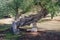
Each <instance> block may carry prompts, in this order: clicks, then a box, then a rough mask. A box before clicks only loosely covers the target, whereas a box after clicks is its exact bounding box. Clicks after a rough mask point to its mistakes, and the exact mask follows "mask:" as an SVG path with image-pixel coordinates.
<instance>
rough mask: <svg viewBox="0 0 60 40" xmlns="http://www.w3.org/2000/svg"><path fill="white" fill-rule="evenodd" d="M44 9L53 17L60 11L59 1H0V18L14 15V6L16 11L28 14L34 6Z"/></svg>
mask: <svg viewBox="0 0 60 40" xmlns="http://www.w3.org/2000/svg"><path fill="white" fill-rule="evenodd" d="M39 3H41V4H42V6H43V7H44V8H46V9H47V10H48V11H49V13H51V15H53V14H54V15H55V14H56V13H57V12H59V10H60V8H59V7H60V1H59V0H57V1H56V0H0V16H1V17H2V16H4V15H9V14H10V15H15V14H16V6H17V7H18V11H20V10H22V11H25V12H28V11H30V10H31V8H32V7H33V6H35V4H38V5H39V6H40V4H39Z"/></svg>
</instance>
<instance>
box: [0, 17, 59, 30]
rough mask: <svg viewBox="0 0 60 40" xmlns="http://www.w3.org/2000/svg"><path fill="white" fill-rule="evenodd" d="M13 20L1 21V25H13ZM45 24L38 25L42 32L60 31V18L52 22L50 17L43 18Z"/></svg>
mask: <svg viewBox="0 0 60 40" xmlns="http://www.w3.org/2000/svg"><path fill="white" fill-rule="evenodd" d="M12 21H13V18H7V19H0V24H12ZM43 21H44V22H41V23H37V26H38V28H41V29H40V30H55V31H60V16H57V17H54V19H53V20H50V18H49V17H47V18H43Z"/></svg>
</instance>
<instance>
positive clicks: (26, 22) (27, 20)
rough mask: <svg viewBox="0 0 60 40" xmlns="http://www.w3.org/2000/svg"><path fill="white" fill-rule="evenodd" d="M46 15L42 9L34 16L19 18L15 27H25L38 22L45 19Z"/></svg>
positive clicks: (45, 11)
mask: <svg viewBox="0 0 60 40" xmlns="http://www.w3.org/2000/svg"><path fill="white" fill-rule="evenodd" d="M47 14H48V11H47V10H46V9H42V10H41V11H39V12H38V13H37V14H35V15H29V16H28V17H27V16H25V18H21V19H20V21H18V22H17V23H16V24H17V27H19V26H25V25H30V24H31V23H34V22H37V21H39V20H40V19H41V18H44V17H46V15H47Z"/></svg>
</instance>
